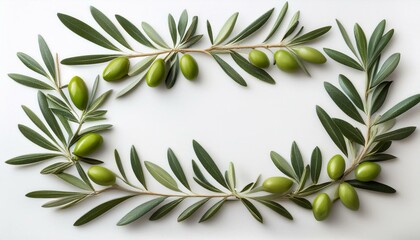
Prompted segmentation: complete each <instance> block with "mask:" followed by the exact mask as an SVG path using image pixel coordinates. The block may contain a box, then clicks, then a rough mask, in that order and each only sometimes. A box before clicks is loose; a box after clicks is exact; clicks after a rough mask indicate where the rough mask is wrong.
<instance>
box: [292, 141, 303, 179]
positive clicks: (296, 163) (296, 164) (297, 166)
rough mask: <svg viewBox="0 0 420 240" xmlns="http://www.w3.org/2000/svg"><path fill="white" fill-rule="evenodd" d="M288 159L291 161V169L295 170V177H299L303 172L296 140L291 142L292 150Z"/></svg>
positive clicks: (301, 159)
mask: <svg viewBox="0 0 420 240" xmlns="http://www.w3.org/2000/svg"><path fill="white" fill-rule="evenodd" d="M290 159H291V162H292V167H293V170H294V171H295V173H296V175H297V177H298V178H299V179H300V178H301V177H302V173H303V169H304V166H303V158H302V154H301V153H300V150H299V147H298V145H297V144H296V142H293V144H292V151H291V153H290Z"/></svg>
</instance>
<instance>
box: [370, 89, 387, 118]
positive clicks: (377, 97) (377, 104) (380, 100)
mask: <svg viewBox="0 0 420 240" xmlns="http://www.w3.org/2000/svg"><path fill="white" fill-rule="evenodd" d="M391 84H392V82H382V83H380V84H379V85H378V86H376V88H375V90H374V91H373V93H372V105H371V108H370V112H371V114H374V113H375V112H376V111H378V110H379V109H380V108H381V107H382V105H383V104H384V102H385V100H386V96H387V95H388V90H389V87H390V86H391Z"/></svg>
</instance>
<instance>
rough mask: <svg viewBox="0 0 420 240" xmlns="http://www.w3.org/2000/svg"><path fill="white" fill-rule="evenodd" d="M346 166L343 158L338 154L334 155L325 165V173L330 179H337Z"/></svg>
mask: <svg viewBox="0 0 420 240" xmlns="http://www.w3.org/2000/svg"><path fill="white" fill-rule="evenodd" d="M345 168H346V162H345V161H344V158H343V157H342V156H341V155H340V154H337V155H334V156H333V157H332V158H331V159H330V161H329V162H328V165H327V173H328V176H329V177H330V178H331V179H334V180H337V179H339V178H340V177H341V176H343V173H344V170H345Z"/></svg>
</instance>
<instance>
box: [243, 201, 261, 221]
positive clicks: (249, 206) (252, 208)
mask: <svg viewBox="0 0 420 240" xmlns="http://www.w3.org/2000/svg"><path fill="white" fill-rule="evenodd" d="M240 200H241V202H242V203H243V204H244V206H245V207H246V209H248V211H249V213H251V215H252V216H253V217H254V218H255V219H256V220H257V221H258V222H260V223H263V221H264V220H263V217H262V216H261V213H260V211H258V209H257V208H256V207H255V206H254V204H252V203H251V202H250V201H249V200H248V199H246V198H241V199H240Z"/></svg>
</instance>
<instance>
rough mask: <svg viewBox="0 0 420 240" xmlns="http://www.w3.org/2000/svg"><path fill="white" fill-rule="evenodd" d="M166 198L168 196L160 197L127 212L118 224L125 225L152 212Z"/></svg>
mask: <svg viewBox="0 0 420 240" xmlns="http://www.w3.org/2000/svg"><path fill="white" fill-rule="evenodd" d="M165 199H166V197H158V198H155V199H153V200H150V201H147V202H145V203H142V204H140V205H139V206H137V207H136V208H134V209H133V210H131V211H130V212H129V213H127V214H126V215H125V216H124V217H123V218H121V220H120V221H118V223H117V225H118V226H124V225H127V224H130V223H132V222H134V221H136V220H137V219H139V218H141V217H143V216H144V215H145V214H146V213H148V212H150V211H151V210H152V209H153V208H155V207H156V206H157V205H159V204H161V203H162V202H163V201H164V200H165Z"/></svg>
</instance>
